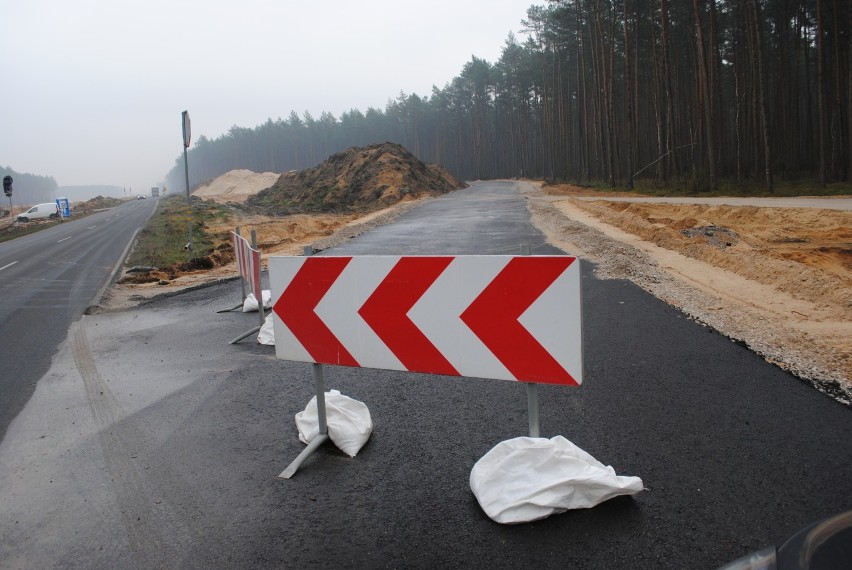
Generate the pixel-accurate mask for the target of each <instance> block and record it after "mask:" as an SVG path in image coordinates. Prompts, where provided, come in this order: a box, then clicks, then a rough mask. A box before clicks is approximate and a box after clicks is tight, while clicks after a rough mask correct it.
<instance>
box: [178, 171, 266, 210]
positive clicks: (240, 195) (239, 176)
mask: <svg viewBox="0 0 852 570" xmlns="http://www.w3.org/2000/svg"><path fill="white" fill-rule="evenodd" d="M278 176H279V175H278V174H276V173H274V172H264V173H262V174H258V173H257V172H252V171H251V170H232V171H230V172H226V173H225V174H223V175H222V176H219V177H218V178H216V179H215V180H213V181H212V182H210V183H209V184H205V185H204V186H201V187H200V188H197V189H196V190H195V191H194V192H193V193H192V194H193V195H194V196H198V197H199V198H201V199H203V200H213V201H214V202H219V203H220V204H224V203H226V202H245V201H246V199H248V198H249V197H251V196H254V195H255V194H257V193H258V192H260V191H261V190H265V189H266V188H269V187H270V186H272V185H273V184H275V181H276V180H278Z"/></svg>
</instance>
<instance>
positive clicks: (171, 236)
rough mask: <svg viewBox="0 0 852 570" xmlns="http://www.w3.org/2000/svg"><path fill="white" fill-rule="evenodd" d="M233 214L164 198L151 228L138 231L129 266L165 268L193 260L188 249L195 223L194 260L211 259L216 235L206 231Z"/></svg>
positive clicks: (196, 200)
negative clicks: (190, 232)
mask: <svg viewBox="0 0 852 570" xmlns="http://www.w3.org/2000/svg"><path fill="white" fill-rule="evenodd" d="M230 217H231V213H230V211H229V210H228V209H227V208H226V207H225V206H221V205H218V204H215V203H214V202H204V201H202V200H200V199H199V198H195V197H193V199H192V209H191V211H190V208H189V206H188V205H187V204H186V199H185V198H183V197H181V196H177V195H174V196H169V197H167V198H161V199H160V201H159V203H158V204H157V211H156V212H154V215H153V216H152V217H151V220H150V221H149V222H148V225H147V226H145V228H144V229H143V230H142V231H141V232H139V236H138V237H137V240H136V247H134V248H133V252H132V253H131V254H130V257H129V258H128V260H127V265H131V266H132V265H141V266H147V267H158V268H166V267H169V266H171V265H175V264H177V263H183V262H186V261H188V259H189V258H190V255H189V253H188V252H187V250H186V248H185V246H186V244H187V243H188V242H189V224H190V223H191V224H192V245H193V253H192V256H191V257H192V258H193V259H197V258H204V257H207V256H209V255H210V254H211V253H212V252H213V249H214V247H215V246H216V243H214V242H215V241H216V236H213V235H210V234H209V232H208V231H207V226H208V224H210V223H212V222H214V221H216V222H225V221H227V220H228V219H230Z"/></svg>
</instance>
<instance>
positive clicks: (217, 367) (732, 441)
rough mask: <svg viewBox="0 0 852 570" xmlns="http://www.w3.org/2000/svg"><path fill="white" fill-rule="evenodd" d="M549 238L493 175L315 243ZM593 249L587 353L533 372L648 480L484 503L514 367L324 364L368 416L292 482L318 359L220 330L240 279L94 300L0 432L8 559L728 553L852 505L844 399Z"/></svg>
mask: <svg viewBox="0 0 852 570" xmlns="http://www.w3.org/2000/svg"><path fill="white" fill-rule="evenodd" d="M521 243H528V244H530V245H532V247H533V252H534V253H558V252H556V251H555V250H554V249H552V248H551V247H549V246H547V245H545V244H544V240H543V238H542V236H541V235H540V234H539V233H538V232H537V231H535V230H534V229H533V228H532V227H531V225H530V224H529V221H528V215H527V212H526V210H525V208H524V201H523V199H522V198H521V197H520V196H519V194H518V192H517V191H516V190H515V189H514V188H513V184H512V183H510V182H506V183H482V184H477V185H475V186H474V187H472V188H471V189H468V190H464V191H460V192H457V193H454V194H452V195H450V196H447V197H444V198H441V199H438V200H434V201H432V202H429V203H427V204H425V205H423V206H422V207H420V208H418V209H416V210H414V211H412V212H410V213H408V214H406V215H405V216H402V217H401V218H399V219H398V221H397V222H396V223H394V224H392V225H389V226H385V227H382V228H379V229H377V230H375V231H373V232H370V233H369V234H365V235H363V236H361V237H359V238H356V239H353V240H351V241H350V242H349V243H347V244H346V245H345V246H344V247H340V248H337V249H335V250H334V251H333V252H323V253H324V254H325V253H346V254H356V253H357V254H360V253H376V254H382V253H440V254H445V253H458V254H462V253H512V252H514V251H517V247H518V244H521ZM592 269H593V268H592V266H591V265H590V264H588V263H584V273H583V287H584V290H583V294H584V311H585V322H584V334H585V355H586V377H585V383H584V384H583V386H582V387H580V388H576V389H572V388H561V387H555V386H542V387H541V389H540V398H541V427H542V435H544V436H547V437H551V436H554V435H563V436H565V437H567V438H568V439H570V440H571V441H573V442H575V443H576V444H577V445H579V446H580V447H582V448H583V449H585V450H586V451H588V452H589V453H591V454H592V455H593V456H595V457H596V458H598V459H599V460H601V461H603V462H604V463H606V464H610V465H612V466H613V467H614V468H615V470H616V472H618V473H619V474H624V475H638V476H640V477H641V478H642V479H643V481H644V484H645V486H646V487H647V488H646V489H645V491H643V492H641V493H639V494H638V495H636V496H635V497H633V498H617V499H613V500H611V501H609V502H607V503H604V504H602V505H599V506H598V507H595V508H593V509H588V510H580V511H573V512H568V513H564V514H561V515H557V516H553V517H550V518H548V519H545V520H542V521H539V522H535V523H530V524H523V525H517V526H501V525H499V524H496V523H494V522H491V521H490V520H489V519H488V518H487V517H486V516H485V515H484V514H483V512H482V511H481V510H480V508H479V506H478V505H477V503H476V500H475V498H474V497H473V495H472V493H471V492H470V489H469V487H468V478H469V475H470V469H471V467H472V466H473V464H474V463H475V462H476V461H477V460H478V459H479V458H480V457H482V455H483V454H485V453H486V452H487V451H488V450H489V449H490V448H491V447H492V446H493V445H495V444H496V443H497V442H499V441H501V440H505V439H509V438H512V437H516V436H519V435H525V433H526V430H527V417H526V397H525V390H524V387H523V386H521V385H518V384H515V383H512V382H504V381H496V380H481V379H473V378H448V377H440V376H428V375H414V374H402V373H398V372H386V371H376V370H361V369H350V368H334V367H326V386H327V388H328V389H332V388H333V389H338V390H340V391H341V392H343V393H344V394H347V395H349V396H352V397H354V398H356V399H358V400H361V401H364V402H365V403H367V405H368V406H369V408H370V410H371V413H372V417H373V421H374V423H375V431H374V433H373V436H372V438H371V440H370V442H369V443H368V444H367V445H366V446H365V447H364V448H363V449H362V451H361V453H359V455H358V456H357V457H356V458H354V459H349V458H348V457H346V456H344V455H343V454H342V453H340V452H338V451H336V450H335V449H334V448H333V447H331V446H325V447H323V448H321V449H320V451H319V452H318V453H317V454H316V455H314V456H313V457H312V458H311V459H309V460H308V462H306V464H305V465H304V466H303V468H302V470H301V471H299V472H298V473H297V474H296V476H295V477H294V478H292V479H290V480H282V479H278V478H277V477H276V476H277V475H278V473H279V472H280V471H281V470H282V469H283V468H284V467H285V466H286V465H287V464H288V463H289V462H290V460H292V459H293V458H294V457H295V456H296V455H297V454H298V453H299V452H300V451H301V449H302V448H303V445H302V444H301V443H300V442H299V441H298V438H297V434H296V429H295V426H294V422H293V416H294V414H295V413H297V412H298V411H300V410H301V409H303V408H304V406H305V405H306V403H307V402H308V400H309V399H310V398H311V396H312V389H313V380H312V377H311V369H310V366H309V365H305V364H299V363H288V362H282V361H277V360H276V359H275V357H274V353H273V350H272V348H270V347H264V346H260V345H258V344H256V343H254V342H249V341H244V342H242V343H240V344H237V345H228V344H227V341H228V340H229V339H231V338H233V337H234V336H236V335H237V334H239V333H240V332H242V331H244V330H247V329H249V328H251V327H252V326H254V324H255V322H256V320H255V319H256V316H252V315H251V314H242V313H223V314H217V313H216V310H218V309H222V308H226V307H229V306H233V304H234V302H235V300H237V297H238V296H239V286H238V285H237V283H236V282H231V283H226V284H221V285H217V286H215V287H211V288H208V289H202V290H197V291H193V292H188V293H185V294H182V295H179V296H175V297H170V298H165V299H160V300H157V301H155V302H153V303H151V304H148V305H145V306H142V307H139V308H137V309H133V310H128V311H124V312H120V313H112V314H100V315H90V316H84V317H83V318H82V319H81V320H80V321H78V322H77V323H76V324H75V325H74V326H72V329H71V332H70V333H69V336H68V338H67V339H66V341H65V342H64V343H63V344H62V345H61V346H60V349H59V352H58V353H57V355H56V356H55V358H54V361H53V365H52V367H51V369H50V371H49V372H48V373H47V374H46V375H45V376H44V377H43V378H42V379H41V381H40V382H39V384H38V387H37V390H36V392H35V394H34V396H33V398H32V399H31V400H30V402H29V404H28V405H27V407H26V408H25V410H24V411H23V412H22V413H21V414H20V415H19V416H18V418H17V419H16V420H15V422H13V424H12V425H11V426H10V428H9V430H8V433H7V436H6V438H5V439H4V441H3V442H2V445H0V504H2V505H3V508H2V510H0V567H3V568H50V567H84V568H117V567H121V568H131V567H136V568H154V567H169V568H173V567H176V568H201V567H205V568H207V567H216V568H222V567H246V568H248V567H251V568H275V567H278V568H297V567H301V568H309V567H327V568H374V567H377V568H383V567H388V568H404V567H424V568H425V567H430V568H431V567H437V568H445V567H482V568H486V567H487V568H493V567H498V568H500V567H519V566H530V567H545V568H607V569H610V568H631V569H633V568H714V567H716V566H718V565H720V564H722V563H724V562H726V561H729V560H732V559H734V558H736V557H738V556H741V555H743V554H745V553H747V552H749V551H752V550H756V549H758V548H760V547H762V546H765V545H768V544H771V543H774V542H777V541H780V540H782V539H784V538H785V537H787V536H788V535H790V534H792V533H793V532H794V531H795V530H797V529H798V528H800V527H802V526H804V525H805V524H807V523H808V522H810V521H812V520H814V519H818V518H821V517H824V516H827V515H830V514H832V513H836V512H838V511H842V510H846V509H849V508H852V477H850V457H852V453H850V451H852V413H850V410H849V409H847V408H845V407H843V406H842V405H840V404H838V403H837V402H835V401H834V400H832V399H830V398H828V397H826V396H824V395H822V394H820V393H818V392H816V391H814V390H812V389H811V388H809V387H808V386H806V385H805V384H804V383H802V382H800V381H798V380H797V379H796V378H794V377H792V376H790V375H789V374H786V373H784V372H783V371H781V370H779V369H778V368H776V367H775V366H773V365H771V364H768V363H766V362H764V361H763V360H762V359H761V358H759V357H757V356H756V355H754V354H752V353H751V352H749V351H748V350H746V349H745V348H743V347H742V346H740V345H739V344H736V343H733V342H731V341H730V340H728V339H726V338H724V337H722V336H721V335H719V334H717V333H715V332H713V331H711V330H708V329H707V328H704V327H702V326H701V325H698V324H696V323H694V322H692V321H690V320H689V319H688V318H685V317H684V316H683V315H682V314H680V313H679V312H678V311H676V310H674V309H672V308H671V307H669V306H667V305H666V304H664V303H663V302H661V301H659V300H657V299H655V298H653V297H651V296H649V295H647V294H646V293H644V292H643V291H641V290H639V289H638V288H636V287H635V286H633V285H631V284H629V283H626V282H623V281H602V280H598V279H596V278H595V277H593V275H592Z"/></svg>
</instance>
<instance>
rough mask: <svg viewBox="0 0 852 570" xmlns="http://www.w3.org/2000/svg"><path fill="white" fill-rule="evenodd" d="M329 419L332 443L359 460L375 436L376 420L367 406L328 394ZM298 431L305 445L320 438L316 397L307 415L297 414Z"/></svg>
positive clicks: (333, 393) (326, 411)
mask: <svg viewBox="0 0 852 570" xmlns="http://www.w3.org/2000/svg"><path fill="white" fill-rule="evenodd" d="M325 415H326V424H327V425H328V437H329V439H330V440H331V441H332V442H333V443H334V445H336V446H337V447H338V449H340V451H342V452H343V453H345V454H347V455H348V456H350V457H355V455H356V454H357V453H358V451H360V450H361V448H362V447H364V444H365V443H367V440H368V439H370V434H371V433H373V420H372V418H370V410H368V409H367V405H366V404H364V403H363V402H359V401H358V400H353V399H352V398H350V397H348V396H344V395H343V394H341V393H340V392H338V391H337V390H330V391H328V392H326V393H325ZM296 427H297V428H298V429H299V439H300V440H301V441H302V443H310V442H311V441H313V439H314V438H315V437H316V436H317V435H319V418H318V416H317V397H316V396H314V397H313V398H311V401H310V402H308V405H307V407H306V408H305V410H304V411H302V412H299V413H298V414H296Z"/></svg>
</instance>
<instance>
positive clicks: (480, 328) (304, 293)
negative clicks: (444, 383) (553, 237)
mask: <svg viewBox="0 0 852 570" xmlns="http://www.w3.org/2000/svg"><path fill="white" fill-rule="evenodd" d="M269 275H270V286H271V289H272V295H273V299H277V300H276V302H275V305H274V307H273V310H274V312H275V314H276V316H277V318H276V319H274V325H275V349H276V356H278V358H281V359H284V360H296V361H302V362H314V363H320V364H338V365H344V366H361V367H365V368H384V369H390V370H407V371H410V372H425V373H433V374H447V375H453V376H472V377H480V378H496V379H503V380H518V381H523V382H538V383H550V384H565V385H578V384H580V383H581V382H582V372H583V366H582V333H581V304H580V264H579V262H578V261H577V259H576V258H574V257H570V256H519V257H514V256H422V257H398V256H363V257H331V256H329V257H280V256H273V257H270V260H269Z"/></svg>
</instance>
